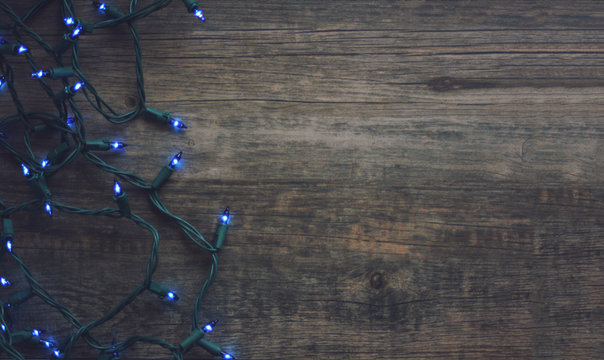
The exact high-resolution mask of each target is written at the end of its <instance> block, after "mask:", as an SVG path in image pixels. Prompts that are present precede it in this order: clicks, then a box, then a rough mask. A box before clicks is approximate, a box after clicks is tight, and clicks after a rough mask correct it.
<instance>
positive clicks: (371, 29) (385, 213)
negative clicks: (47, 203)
mask: <svg viewBox="0 0 604 360" xmlns="http://www.w3.org/2000/svg"><path fill="white" fill-rule="evenodd" d="M115 4H116V5H117V6H122V7H124V8H125V6H126V5H125V3H124V2H117V1H116V2H115ZM23 6H24V8H26V7H27V6H25V5H23ZM53 6H54V5H51V6H49V8H48V9H47V11H48V12H49V13H51V14H55V15H56V16H57V17H58V11H57V9H56V7H53ZM203 8H204V11H205V12H206V16H207V18H208V21H207V23H206V24H199V23H198V22H197V21H195V19H194V18H193V19H190V18H189V17H190V16H189V17H187V16H186V14H185V13H184V8H183V6H182V4H181V3H180V2H177V1H175V2H174V3H173V4H171V5H170V6H169V7H168V8H167V9H166V10H165V11H162V12H159V13H156V14H153V15H152V16H150V17H148V18H147V19H145V20H143V21H140V22H139V23H138V25H139V32H140V37H141V41H142V45H143V54H144V66H145V75H146V79H145V80H146V88H147V101H148V104H149V105H151V106H154V107H158V108H161V109H166V110H168V111H171V112H173V113H174V114H175V115H178V116H181V117H182V118H183V119H185V121H186V122H187V124H188V125H189V127H190V128H189V129H188V130H187V131H186V132H182V133H169V132H165V131H163V128H162V127H161V126H156V125H155V124H151V123H149V122H148V121H146V120H145V119H143V118H140V119H136V120H135V121H133V122H131V123H129V124H126V125H124V126H114V125H109V124H108V123H107V122H105V121H103V120H102V119H101V118H100V117H99V116H98V115H96V114H95V113H94V112H93V111H92V108H91V107H90V106H89V105H87V104H86V103H85V102H84V99H83V98H78V101H80V103H81V104H82V108H83V109H85V111H86V112H87V116H88V118H87V121H88V123H89V124H88V126H89V137H90V138H96V137H103V136H117V137H119V138H120V139H123V140H125V141H126V142H127V143H128V144H131V146H129V148H128V151H127V153H126V154H125V155H123V156H122V155H104V154H103V155H102V156H104V158H105V159H107V161H109V162H111V163H112V164H114V165H115V166H118V167H122V168H125V169H128V170H131V171H133V172H136V173H139V174H141V175H142V176H144V177H145V178H146V179H149V180H151V179H153V177H154V176H155V174H156V173H157V171H158V170H159V169H160V167H161V166H163V165H164V164H165V162H166V161H167V160H168V159H169V157H170V156H171V155H172V154H173V153H174V152H175V151H177V150H181V149H182V150H183V151H184V153H185V158H184V162H183V167H182V169H181V170H179V171H178V173H177V174H175V176H173V177H172V178H171V179H170V181H169V183H167V184H166V186H165V187H164V188H163V189H162V192H161V195H162V199H164V200H165V202H166V205H167V206H168V207H169V208H170V209H172V210H173V211H174V212H175V213H177V214H181V215H182V216H183V217H185V218H186V219H187V220H189V221H191V222H192V223H193V224H196V225H199V227H200V229H201V230H202V232H204V233H205V234H208V235H211V234H212V232H213V229H214V221H215V216H216V214H218V213H219V211H220V209H221V208H222V207H224V206H225V205H230V206H231V209H232V210H233V221H232V227H231V229H230V231H229V235H228V240H227V244H226V246H225V248H224V249H223V251H222V254H221V264H220V271H219V275H218V281H217V282H216V284H215V285H214V286H213V287H212V289H211V291H210V293H209V295H208V297H207V299H206V302H205V305H204V307H203V314H202V318H204V319H211V318H214V317H219V318H220V319H221V322H220V325H219V326H217V329H216V332H215V333H214V334H213V335H212V339H213V341H216V342H217V343H219V344H221V345H223V346H224V347H225V348H226V349H227V350H228V351H231V352H232V353H233V354H235V356H237V358H239V359H380V358H388V359H541V358H553V359H596V358H603V357H604V325H603V324H604V296H603V294H604V291H603V287H604V271H603V270H604V269H603V267H602V264H603V261H602V260H603V259H604V255H603V251H604V244H603V242H602V235H603V229H604V223H603V220H602V219H603V215H604V207H603V205H602V200H603V198H604V186H603V180H604V167H603V165H602V164H603V163H604V162H603V160H604V155H603V154H604V122H603V120H602V115H601V114H602V113H604V96H603V95H602V90H603V87H604V65H603V64H602V58H603V57H604V32H603V30H604V4H602V3H600V2H592V1H575V2H567V1H547V2H532V1H507V2H495V1H473V2H467V1H447V2H439V1H386V0H380V1H339V0H338V1H329V2H326V1H298V2H291V1H276V0H271V1H269V0H267V1H245V2H244V1H231V0H223V1H220V2H212V3H207V4H203ZM80 11H81V16H82V17H84V18H88V19H97V18H98V16H97V15H95V14H94V13H93V11H92V9H89V8H88V7H87V6H82V10H80ZM181 15H182V16H181ZM32 26H33V27H34V28H35V29H36V30H37V31H40V32H41V34H42V36H43V37H45V38H51V39H52V38H53V37H54V38H58V36H59V34H60V33H61V31H62V30H61V29H60V27H59V26H58V24H55V23H53V22H51V21H49V20H45V19H42V18H41V17H36V18H34V19H32ZM80 46H81V62H82V67H83V70H84V72H85V73H86V74H87V75H89V76H90V81H91V82H92V83H93V84H94V86H95V87H96V88H97V89H98V90H99V92H100V93H101V94H102V95H103V96H104V97H105V98H106V100H107V101H108V102H109V103H111V104H115V106H116V108H117V109H120V110H126V109H129V108H132V107H133V106H135V104H136V98H135V97H134V96H135V91H136V90H135V83H134V80H135V78H134V57H133V54H132V51H131V39H130V38H129V36H128V32H127V29H126V27H125V26H123V27H118V28H116V29H108V30H99V31H95V32H94V33H93V34H90V35H87V36H85V37H82V40H81V41H80ZM32 51H36V49H33V50H32ZM35 54H36V55H37V54H41V51H39V50H38V52H37V53H35ZM17 61H18V60H17ZM48 61H50V60H48ZM20 65H21V68H22V69H23V71H22V75H20V76H22V79H21V81H20V83H19V84H18V90H19V91H20V94H21V96H22V97H23V98H24V102H25V103H26V104H28V109H32V110H34V109H38V110H40V109H48V104H46V103H45V102H44V101H42V102H40V101H39V100H38V97H39V96H41V94H42V92H41V91H40V89H38V88H37V87H36V86H33V85H32V82H31V80H29V79H27V73H28V71H29V69H27V68H26V67H25V64H24V63H22V64H20ZM57 86H58V84H57ZM0 108H1V109H2V111H3V113H9V112H12V111H14V110H13V106H12V104H11V102H10V100H9V99H8V94H6V93H5V94H4V95H3V96H0ZM116 134H117V135H116ZM17 140H18V139H16V140H15V141H17ZM41 140H43V139H41ZM36 151H37V153H39V154H40V155H42V154H44V152H45V151H47V149H44V148H40V149H36ZM0 162H1V163H2V170H1V171H2V178H3V184H4V186H2V187H0V197H2V199H4V200H6V201H7V202H9V203H11V204H12V203H17V202H19V201H24V200H26V199H29V198H31V196H32V194H31V193H30V190H29V189H28V187H27V185H26V184H25V182H24V181H22V179H21V175H20V173H19V171H18V170H19V169H18V167H17V166H18V164H16V163H14V162H13V160H12V159H11V158H10V157H9V156H8V155H7V154H6V153H0ZM49 183H50V186H51V189H52V190H53V194H54V197H55V199H57V200H59V201H63V202H66V203H70V204H74V205H79V206H86V207H92V208H100V207H104V206H112V200H111V197H110V189H111V184H112V177H111V176H109V175H107V174H102V173H99V171H98V170H97V169H96V168H94V167H93V166H92V165H90V164H87V163H86V162H85V161H84V160H83V159H78V161H76V162H75V163H74V164H72V165H70V166H69V167H68V168H66V169H65V170H64V171H63V172H61V173H59V174H57V175H56V176H55V177H53V178H52V179H51V181H50V182H49ZM126 190H127V191H128V194H129V198H130V201H131V205H132V208H133V211H135V212H136V213H138V214H140V215H141V216H143V217H145V218H148V219H149V220H150V221H152V222H153V223H155V224H159V226H158V227H159V230H160V235H161V241H162V244H161V256H160V267H159V270H158V273H157V278H158V279H159V280H161V281H164V282H167V283H171V284H176V285H178V287H179V288H178V289H179V291H180V293H181V294H182V295H183V300H182V302H180V303H179V304H178V305H176V306H172V307H171V306H166V305H165V304H163V303H158V301H157V300H156V299H155V298H154V297H153V296H151V295H149V296H143V297H141V299H139V300H137V301H136V302H135V303H134V304H132V305H131V306H129V307H128V309H127V310H126V311H125V312H124V313H122V314H120V315H119V316H118V317H116V318H115V319H114V320H113V321H111V322H110V323H109V324H107V325H106V326H103V327H101V328H99V329H98V330H96V331H95V332H94V333H95V335H97V336H98V337H99V338H102V339H105V340H106V341H109V340H110V336H111V330H112V329H113V330H115V331H116V334H117V336H118V337H119V338H125V337H127V336H129V335H132V334H137V333H141V332H143V333H144V334H146V335H150V336H158V337H162V338H166V339H167V340H169V341H171V342H173V343H177V342H180V341H181V340H182V339H183V338H184V337H186V335H187V333H188V329H189V328H190V319H191V309H192V303H193V300H194V297H195V292H196V291H197V290H198V289H199V287H200V286H201V282H202V280H203V278H204V276H206V275H207V269H208V261H209V260H208V257H207V255H205V254H202V253H199V252H197V251H196V250H195V248H194V247H193V245H192V244H189V243H187V242H186V241H185V239H184V237H183V236H182V235H181V234H179V233H177V232H176V230H175V228H174V226H172V225H171V224H170V223H169V222H166V221H164V220H163V219H161V218H160V217H159V216H158V214H157V212H155V211H153V210H152V209H151V208H150V207H149V206H148V204H147V202H146V200H145V196H144V194H143V193H141V192H139V191H136V190H135V189H131V188H127V189H126ZM41 213H42V210H40V211H39V212H35V211H33V212H30V213H20V214H16V215H15V217H14V221H15V230H16V233H17V234H18V236H17V237H18V239H16V244H15V248H16V251H18V252H19V254H21V256H22V257H23V258H24V260H25V261H26V262H27V263H28V264H31V266H32V269H33V271H34V274H35V275H36V276H37V277H38V278H39V279H40V281H41V282H42V283H43V284H44V285H45V286H47V287H48V288H49V291H50V292H51V293H52V294H53V295H54V296H56V297H57V298H58V299H60V300H61V301H63V302H64V303H65V304H66V305H68V306H70V307H72V308H73V310H74V313H75V314H76V315H77V316H79V317H81V319H82V321H91V320H93V319H94V318H95V317H98V316H100V315H101V314H102V313H103V312H105V311H107V310H108V309H109V308H110V307H111V305H113V304H115V303H116V302H117V301H119V299H121V297H123V296H124V295H125V294H127V292H128V290H129V289H131V288H132V287H133V286H135V284H137V283H138V281H140V279H142V274H143V271H144V262H145V260H146V257H147V256H148V251H149V249H150V238H149V236H148V234H146V233H144V232H142V231H140V230H139V229H138V228H136V227H135V226H134V225H132V224H130V223H128V222H127V221H125V220H122V221H110V220H108V219H97V218H92V219H90V218H86V217H77V216H68V215H65V214H58V215H57V216H55V218H54V219H52V220H49V219H46V218H44V217H43V216H42V214H41ZM40 219H42V220H40ZM0 272H1V273H3V274H7V276H11V277H12V278H14V279H15V280H14V282H15V283H17V282H19V279H20V278H19V276H20V275H19V272H18V269H17V268H16V266H15V264H14V263H11V262H10V261H8V260H7V259H2V261H0ZM16 290H18V289H15V290H10V291H9V290H2V293H0V296H1V297H2V298H4V297H6V296H8V295H10V294H11V291H16ZM17 312H18V313H17V314H16V315H17V316H15V318H16V319H19V320H18V325H20V326H23V327H25V326H33V325H34V324H37V325H36V326H39V327H42V328H44V329H48V331H49V332H51V333H56V334H67V333H68V332H69V331H70V328H69V326H68V324H67V322H66V321H65V320H64V319H62V318H61V317H60V315H58V314H56V313H52V312H51V313H49V312H48V308H46V307H44V306H43V305H41V304H40V302H39V301H38V300H34V301H32V302H31V303H27V304H24V305H23V308H20V309H18V311H17ZM141 314H142V315H141ZM23 351H24V352H25V353H27V354H28V355H29V357H28V358H32V359H33V358H46V357H45V356H46V355H45V354H43V353H42V352H37V351H34V350H31V349H27V348H24V349H23ZM2 356H6V355H5V354H0V358H1V357H2ZM94 356H96V354H94V353H91V352H90V350H89V349H88V348H87V347H85V346H78V347H77V349H76V352H75V354H74V357H73V358H74V359H90V358H93V357H94ZM167 357H168V354H167V353H162V352H161V351H158V350H157V349H156V348H147V347H144V346H137V347H135V348H132V349H131V350H130V351H128V353H126V354H124V358H125V359H126V358H127V359H143V358H144V359H165V358H167ZM186 358H190V359H211V357H210V356H209V355H208V354H206V353H204V352H203V351H202V350H200V349H194V350H192V351H191V353H189V355H188V356H187V357H186Z"/></svg>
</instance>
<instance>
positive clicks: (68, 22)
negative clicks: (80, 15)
mask: <svg viewBox="0 0 604 360" xmlns="http://www.w3.org/2000/svg"><path fill="white" fill-rule="evenodd" d="M63 23H65V25H67V26H71V25H73V24H75V20H74V18H72V17H71V16H70V17H66V18H64V19H63Z"/></svg>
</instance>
